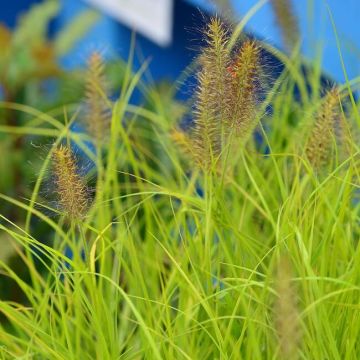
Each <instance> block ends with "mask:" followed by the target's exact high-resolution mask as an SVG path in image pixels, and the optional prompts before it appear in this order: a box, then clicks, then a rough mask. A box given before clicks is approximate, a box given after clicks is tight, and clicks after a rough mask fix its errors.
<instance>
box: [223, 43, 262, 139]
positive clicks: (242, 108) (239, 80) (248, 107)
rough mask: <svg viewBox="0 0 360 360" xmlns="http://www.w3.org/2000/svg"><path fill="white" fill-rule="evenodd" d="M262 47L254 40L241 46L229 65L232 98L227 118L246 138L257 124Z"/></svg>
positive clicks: (230, 95)
mask: <svg viewBox="0 0 360 360" xmlns="http://www.w3.org/2000/svg"><path fill="white" fill-rule="evenodd" d="M259 58H260V47H259V45H258V44H257V43H256V42H255V41H252V40H247V41H245V42H244V43H243V45H242V46H241V49H240V52H239V53H238V55H237V57H236V59H235V61H234V63H233V65H232V66H230V67H229V69H228V71H229V72H230V74H231V83H230V92H229V97H230V99H231V101H230V106H229V108H228V111H229V113H228V116H227V117H226V120H227V122H228V125H229V127H230V129H235V134H236V135H237V136H238V137H241V138H242V139H246V138H247V137H248V135H249V134H250V132H251V131H252V130H253V128H254V127H255V125H256V118H257V117H256V106H257V103H258V93H259V73H260V61H259Z"/></svg>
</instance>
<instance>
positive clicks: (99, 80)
mask: <svg viewBox="0 0 360 360" xmlns="http://www.w3.org/2000/svg"><path fill="white" fill-rule="evenodd" d="M85 95H86V115H85V117H84V122H85V125H86V127H87V130H88V131H89V133H90V135H92V136H93V137H94V138H95V139H96V141H97V142H98V143H102V142H103V141H104V139H105V137H106V135H107V132H108V130H109V122H110V114H111V109H110V108H109V106H108V103H107V101H106V97H107V96H108V85H107V82H106V78H105V65H104V62H103V59H102V57H101V55H100V54H99V53H98V52H94V53H93V54H92V55H91V56H90V58H89V60H88V70H87V75H86V85H85Z"/></svg>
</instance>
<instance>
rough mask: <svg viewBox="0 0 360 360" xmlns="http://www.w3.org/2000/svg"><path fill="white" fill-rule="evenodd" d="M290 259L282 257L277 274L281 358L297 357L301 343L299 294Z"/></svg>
mask: <svg viewBox="0 0 360 360" xmlns="http://www.w3.org/2000/svg"><path fill="white" fill-rule="evenodd" d="M292 276H293V275H292V268H291V263H290V260H289V259H288V258H287V257H282V258H281V259H280V261H279V264H278V268H277V274H276V283H275V286H276V291H277V295H278V297H277V299H276V302H275V306H274V313H275V328H276V331H277V335H278V341H279V350H280V358H281V359H284V360H288V359H297V358H298V355H297V352H298V347H299V343H300V337H301V336H300V335H301V332H300V321H299V313H298V309H297V296H296V292H295V289H294V287H293V284H292Z"/></svg>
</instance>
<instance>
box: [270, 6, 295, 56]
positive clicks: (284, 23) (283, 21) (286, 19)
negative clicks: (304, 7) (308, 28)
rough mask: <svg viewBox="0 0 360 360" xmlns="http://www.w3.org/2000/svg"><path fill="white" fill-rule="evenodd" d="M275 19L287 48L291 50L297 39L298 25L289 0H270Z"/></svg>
mask: <svg viewBox="0 0 360 360" xmlns="http://www.w3.org/2000/svg"><path fill="white" fill-rule="evenodd" d="M271 5H272V7H273V10H274V13H275V17H276V21H277V23H278V25H279V28H280V30H281V33H282V37H283V41H284V44H285V46H286V48H287V49H288V50H290V51H291V50H292V49H293V47H294V46H295V45H296V43H297V42H298V41H299V37H300V36H299V25H298V22H297V18H296V16H295V12H294V9H293V6H292V3H291V0H271Z"/></svg>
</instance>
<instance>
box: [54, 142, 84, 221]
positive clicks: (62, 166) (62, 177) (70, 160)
mask: <svg viewBox="0 0 360 360" xmlns="http://www.w3.org/2000/svg"><path fill="white" fill-rule="evenodd" d="M77 170H78V169H77V166H76V162H75V158H74V156H73V154H72V152H71V150H70V148H68V147H67V146H64V145H60V146H59V147H58V148H56V149H55V150H54V153H53V172H54V176H55V186H56V190H55V191H56V194H57V198H58V202H59V205H60V208H61V209H62V210H63V211H64V212H65V213H66V215H67V216H68V217H69V218H70V219H75V220H79V219H81V218H83V217H84V216H85V214H86V211H87V209H88V206H89V197H88V193H89V192H88V189H87V187H86V185H85V182H84V179H83V178H82V177H81V176H80V175H79V173H78V171H77Z"/></svg>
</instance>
